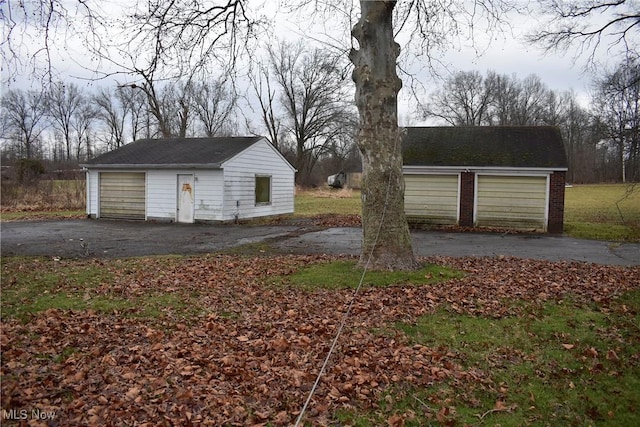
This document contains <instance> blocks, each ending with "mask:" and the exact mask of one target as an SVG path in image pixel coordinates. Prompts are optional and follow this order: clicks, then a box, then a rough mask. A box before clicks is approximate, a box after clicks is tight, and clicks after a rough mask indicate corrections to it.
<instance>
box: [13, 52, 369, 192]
mask: <svg viewBox="0 0 640 427" xmlns="http://www.w3.org/2000/svg"><path fill="white" fill-rule="evenodd" d="M267 53H268V55H267V60H266V61H265V62H264V63H262V64H260V65H259V66H256V67H255V68H253V69H252V70H251V72H250V73H249V74H248V76H247V79H246V82H247V83H246V88H245V91H244V92H242V93H241V92H240V91H239V90H238V89H237V81H232V80H231V79H227V78H225V77H219V78H210V77H207V76H203V78H202V79H201V80H196V79H195V78H190V79H183V78H180V79H175V80H174V81H167V80H166V79H161V80H154V79H153V78H151V77H150V76H148V75H142V78H141V79H140V81H138V82H136V83H123V84H119V85H117V86H116V87H115V88H105V87H100V88H98V89H97V90H93V91H92V90H88V89H84V90H83V89H82V88H81V87H80V86H78V85H77V84H75V83H66V82H55V83H53V84H52V85H50V86H49V87H48V89H46V90H41V91H39V90H33V89H31V90H22V89H10V90H8V91H7V92H6V93H5V94H3V96H2V100H1V103H2V110H3V112H4V113H3V115H2V139H3V141H4V142H3V150H2V159H3V163H4V164H7V163H11V162H12V161H15V160H16V159H22V158H28V159H46V160H51V161H53V162H55V163H57V164H59V163H67V164H69V165H73V164H77V163H79V162H82V161H85V160H87V159H89V158H92V157H95V156H96V155H98V154H100V153H102V152H105V151H109V150H113V149H116V148H118V147H120V146H122V145H124V144H127V143H129V142H131V141H135V140H139V139H143V138H170V137H213V136H233V135H239V134H240V133H250V134H260V135H266V136H267V137H268V138H269V140H270V141H271V142H272V143H273V145H274V146H275V147H276V148H278V150H280V151H281V152H282V153H283V154H284V155H285V156H286V157H287V158H288V159H289V160H290V161H291V163H292V164H293V165H294V166H295V167H296V169H297V170H298V174H297V181H298V183H299V184H301V185H317V184H319V183H320V182H321V181H323V180H324V179H325V177H326V175H327V174H333V173H336V172H337V171H339V170H340V169H342V168H345V167H351V168H353V167H357V166H356V163H358V160H359V159H358V154H357V148H356V146H355V141H354V138H355V129H356V126H357V113H356V111H355V107H354V105H353V101H352V99H353V95H352V93H351V86H350V84H349V83H348V82H345V80H346V75H345V71H344V70H345V67H344V64H342V63H341V58H339V57H338V56H336V55H332V54H330V53H329V52H327V51H325V50H322V49H319V48H316V49H310V48H309V47H308V46H306V45H304V44H302V43H301V42H298V43H291V42H285V41H282V42H279V43H277V44H275V45H273V46H269V47H268V49H267ZM241 100H242V101H244V103H242V102H241ZM241 129H242V130H241Z"/></svg>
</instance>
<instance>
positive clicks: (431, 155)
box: [402, 126, 567, 168]
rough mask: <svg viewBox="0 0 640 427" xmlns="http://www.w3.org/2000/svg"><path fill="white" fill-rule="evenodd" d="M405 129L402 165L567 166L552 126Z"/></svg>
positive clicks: (558, 135) (554, 128)
mask: <svg viewBox="0 0 640 427" xmlns="http://www.w3.org/2000/svg"><path fill="white" fill-rule="evenodd" d="M405 132H406V133H405V134H404V137H403V144H402V151H403V153H402V154H403V159H404V165H405V166H485V167H486V166H489V167H533V168H535V167H542V168H566V167H567V158H566V155H565V152H564V147H563V144H562V136H561V135H560V130H559V129H558V128H557V127H554V126H465V127H452V126H449V127H412V128H405Z"/></svg>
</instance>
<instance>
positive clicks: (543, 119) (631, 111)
mask: <svg viewBox="0 0 640 427" xmlns="http://www.w3.org/2000/svg"><path fill="white" fill-rule="evenodd" d="M419 113H420V116H421V117H422V118H423V119H431V120H435V121H436V122H438V123H444V124H446V125H450V126H537V125H551V126H557V127H559V128H560V130H561V133H562V137H563V141H564V146H565V147H564V148H565V152H566V154H567V160H568V165H569V171H568V175H567V180H568V181H569V182H577V183H589V182H603V181H622V182H627V181H638V180H640V69H639V68H638V62H637V61H636V60H630V61H628V62H627V61H625V62H623V63H622V64H620V65H619V66H617V67H616V68H615V69H614V70H613V71H611V72H603V73H602V74H601V75H600V76H598V77H596V78H595V79H594V80H593V83H592V88H591V93H590V100H589V106H585V105H583V104H582V103H581V102H580V101H579V100H578V97H577V95H576V93H575V92H573V91H572V90H568V91H564V92H558V91H554V90H552V89H549V88H548V87H547V86H546V85H545V84H544V83H543V82H542V80H541V78H540V77H539V76H537V75H533V74H532V75H529V76H527V77H525V78H524V79H519V78H518V77H516V76H509V75H501V74H498V73H496V72H493V71H489V72H487V73H486V74H485V75H484V76H483V75H482V74H481V73H480V72H478V71H460V72H457V73H455V74H453V75H452V76H451V77H450V78H448V79H447V80H446V81H445V82H444V83H443V85H442V87H441V88H439V89H438V90H436V91H434V92H433V93H432V94H430V96H429V101H428V102H426V103H424V104H422V105H421V106H420V108H419Z"/></svg>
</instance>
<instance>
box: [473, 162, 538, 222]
mask: <svg viewBox="0 0 640 427" xmlns="http://www.w3.org/2000/svg"><path fill="white" fill-rule="evenodd" d="M547 188H548V185H547V177H546V176H492V175H478V176H477V181H476V208H475V213H476V217H475V223H476V225H477V226H479V227H501V228H521V229H539V230H545V229H546V223H547V221H546V217H547V205H548V202H547V200H548V196H547V194H548V189H547Z"/></svg>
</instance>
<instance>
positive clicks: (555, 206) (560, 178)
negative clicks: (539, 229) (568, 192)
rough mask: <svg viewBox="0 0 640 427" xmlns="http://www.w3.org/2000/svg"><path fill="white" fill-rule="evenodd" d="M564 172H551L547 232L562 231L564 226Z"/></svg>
mask: <svg viewBox="0 0 640 427" xmlns="http://www.w3.org/2000/svg"><path fill="white" fill-rule="evenodd" d="M565 175H566V172H553V173H552V174H551V179H550V184H549V222H548V224H547V232H548V233H562V231H563V228H564V186H565Z"/></svg>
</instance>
